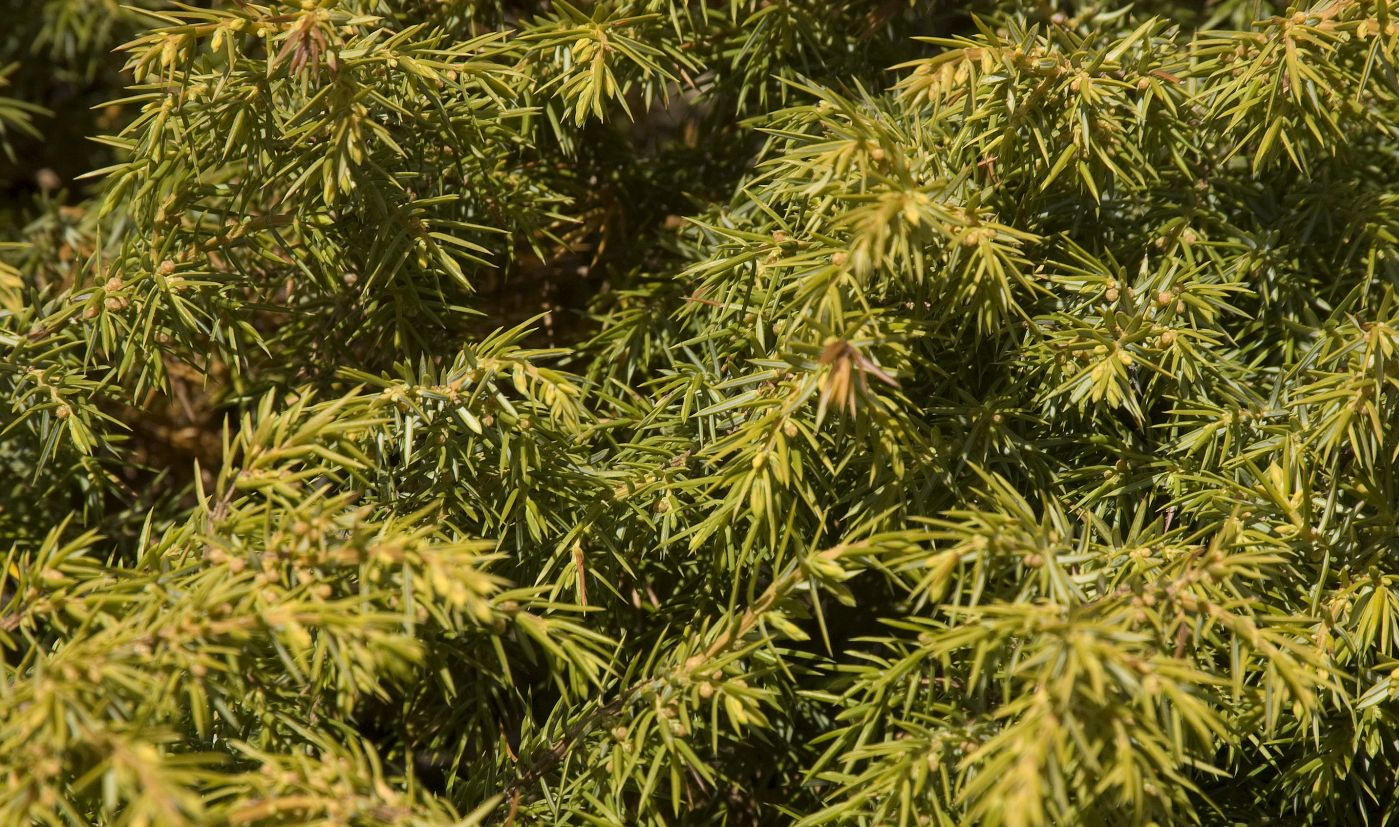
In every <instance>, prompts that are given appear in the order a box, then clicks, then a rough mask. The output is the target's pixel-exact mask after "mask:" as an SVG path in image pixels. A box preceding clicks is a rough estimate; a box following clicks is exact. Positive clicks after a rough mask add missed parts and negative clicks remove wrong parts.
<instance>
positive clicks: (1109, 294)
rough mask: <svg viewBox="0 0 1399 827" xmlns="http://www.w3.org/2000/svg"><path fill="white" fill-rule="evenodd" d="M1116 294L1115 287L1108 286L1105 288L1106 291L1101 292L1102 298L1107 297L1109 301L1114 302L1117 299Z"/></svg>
mask: <svg viewBox="0 0 1399 827" xmlns="http://www.w3.org/2000/svg"><path fill="white" fill-rule="evenodd" d="M1118 295H1120V294H1119V293H1118V292H1117V288H1116V287H1109V288H1108V289H1107V292H1106V293H1104V294H1103V298H1105V299H1107V300H1108V301H1110V302H1115V301H1117V297H1118Z"/></svg>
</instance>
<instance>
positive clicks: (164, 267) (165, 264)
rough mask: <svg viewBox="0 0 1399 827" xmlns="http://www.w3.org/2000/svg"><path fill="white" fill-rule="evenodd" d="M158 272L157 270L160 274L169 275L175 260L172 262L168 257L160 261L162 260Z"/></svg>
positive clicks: (172, 270) (173, 268)
mask: <svg viewBox="0 0 1399 827" xmlns="http://www.w3.org/2000/svg"><path fill="white" fill-rule="evenodd" d="M158 272H159V273H160V274H161V275H162V276H168V275H171V274H172V273H174V272H175V262H173V261H171V260H170V259H168V258H167V259H166V260H164V261H162V262H161V263H160V269H159V270H158Z"/></svg>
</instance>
